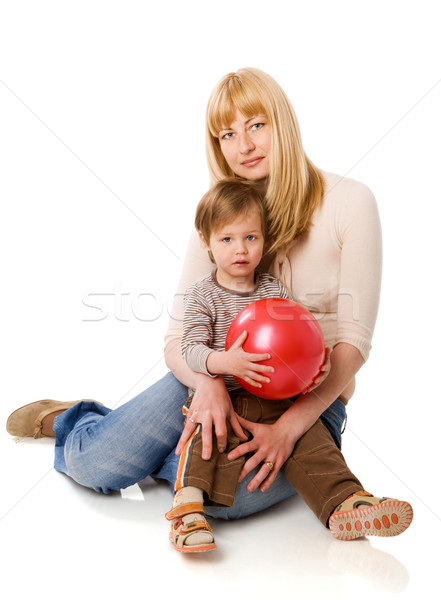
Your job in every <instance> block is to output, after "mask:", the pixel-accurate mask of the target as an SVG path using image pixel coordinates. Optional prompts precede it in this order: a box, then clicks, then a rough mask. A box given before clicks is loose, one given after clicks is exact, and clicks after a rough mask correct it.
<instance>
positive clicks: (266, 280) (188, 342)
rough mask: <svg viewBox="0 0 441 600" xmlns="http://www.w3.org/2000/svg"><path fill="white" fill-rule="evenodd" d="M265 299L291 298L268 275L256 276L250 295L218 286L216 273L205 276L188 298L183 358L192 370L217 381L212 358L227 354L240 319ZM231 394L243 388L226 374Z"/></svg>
mask: <svg viewBox="0 0 441 600" xmlns="http://www.w3.org/2000/svg"><path fill="white" fill-rule="evenodd" d="M262 298H287V299H289V300H292V296H291V294H290V293H289V292H288V290H287V289H286V288H285V287H284V286H283V284H282V283H281V282H280V281H279V280H278V279H276V278H275V277H273V276H272V275H269V274H268V273H256V287H255V288H254V290H251V291H250V292H236V291H234V290H228V289H226V288H224V287H222V286H221V285H219V284H218V282H217V280H216V272H215V271H213V272H212V273H210V274H209V275H205V277H202V278H201V279H199V281H197V282H196V283H195V284H194V285H192V286H191V287H190V288H189V289H188V290H187V292H186V294H185V298H184V305H185V313H184V323H183V331H182V343H181V350H182V355H183V357H184V359H185V361H186V362H187V364H188V366H189V367H190V369H192V370H193V371H196V372H198V373H205V375H210V376H211V377H216V375H213V374H212V373H210V372H209V371H208V370H207V358H208V355H209V354H210V353H211V352H213V351H214V350H216V351H217V352H222V351H224V350H225V338H226V336H227V333H228V329H229V327H230V325H231V323H232V321H233V320H234V318H235V317H236V315H237V314H238V313H239V312H240V311H241V310H242V309H243V308H245V307H246V306H248V304H251V302H255V301H256V300H260V299H262ZM223 377H224V380H225V384H226V386H227V389H228V390H233V389H236V388H238V387H240V385H239V384H238V383H237V381H236V379H235V378H234V377H233V375H230V374H225V375H224V376H223Z"/></svg>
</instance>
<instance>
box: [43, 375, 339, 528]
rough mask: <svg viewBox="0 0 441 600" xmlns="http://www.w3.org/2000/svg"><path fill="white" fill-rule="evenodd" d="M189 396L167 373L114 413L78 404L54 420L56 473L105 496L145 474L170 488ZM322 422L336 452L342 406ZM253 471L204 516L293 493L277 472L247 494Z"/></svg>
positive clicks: (251, 509) (236, 512)
mask: <svg viewBox="0 0 441 600" xmlns="http://www.w3.org/2000/svg"><path fill="white" fill-rule="evenodd" d="M187 396H188V392H187V388H186V386H184V385H182V384H181V383H180V382H179V381H178V380H177V379H176V378H175V377H174V375H173V374H172V373H168V374H167V375H165V376H164V377H163V378H162V379H160V380H159V381H158V382H157V383H155V384H154V385H152V386H151V387H150V388H148V389H147V390H145V391H144V392H142V393H141V394H139V395H138V396H136V397H135V398H134V399H133V400H130V401H129V402H127V403H126V404H123V405H122V406H120V407H119V408H117V409H115V410H111V409H110V408H106V407H104V406H101V405H100V404H97V403H95V402H90V401H84V402H79V403H78V404H76V405H74V406H72V408H70V409H69V410H67V411H65V412H64V413H62V414H61V415H59V416H58V417H57V418H56V419H55V421H54V431H55V461H54V467H55V469H56V470H57V471H60V472H62V473H65V474H66V475H68V476H69V477H71V478H72V479H73V480H74V481H76V482H77V483H79V484H81V485H84V486H86V487H89V488H92V489H94V490H96V491H97V492H103V493H105V494H107V493H110V492H112V491H116V490H120V489H122V488H126V487H128V486H130V485H133V484H135V483H138V482H139V481H141V480H142V479H145V478H146V477H147V476H148V475H152V476H153V477H157V478H159V479H165V480H167V481H168V482H169V483H170V486H171V488H172V489H173V486H174V482H175V478H176V471H177V464H178V457H177V456H176V455H175V453H174V452H175V447H176V445H177V443H178V440H179V438H180V435H181V433H182V429H183V426H184V417H183V415H182V406H183V405H184V403H185V402H186V400H187ZM321 418H322V420H323V422H324V424H325V425H326V427H327V428H328V429H329V431H330V432H331V435H332V436H333V438H334V441H335V442H336V444H337V446H338V447H339V448H340V447H341V429H342V424H343V422H344V421H345V418H346V411H345V407H344V405H343V404H342V403H341V402H340V401H339V400H336V401H335V402H334V403H333V404H332V405H331V406H330V407H329V408H328V409H327V411H326V412H325V413H323V415H322V417H321ZM256 471H257V469H256V470H255V471H252V472H251V473H249V474H248V476H247V477H246V478H245V479H244V480H243V481H242V482H241V483H239V484H238V488H237V492H236V497H235V501H234V504H233V506H231V507H229V508H222V507H208V506H207V510H206V512H207V514H208V515H210V516H213V517H219V518H223V519H237V518H240V517H245V516H247V515H250V514H253V513H255V512H259V511H261V510H264V509H265V508H269V507H270V506H272V505H274V504H276V503H278V502H281V501H282V500H285V499H286V498H288V497H290V496H293V495H294V494H295V493H296V492H295V490H294V488H293V487H292V486H291V485H290V483H289V482H288V481H287V480H286V478H285V476H284V475H283V473H281V472H279V474H278V475H277V477H276V480H275V481H274V483H273V484H272V486H271V487H270V488H269V490H267V491H266V492H264V493H261V492H260V491H256V492H248V490H247V489H246V486H247V483H248V482H249V481H250V480H251V479H252V477H254V475H255V473H256Z"/></svg>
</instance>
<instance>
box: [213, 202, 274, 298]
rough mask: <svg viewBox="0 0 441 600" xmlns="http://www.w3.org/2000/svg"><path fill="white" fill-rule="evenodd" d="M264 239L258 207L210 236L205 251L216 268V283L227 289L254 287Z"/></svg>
mask: <svg viewBox="0 0 441 600" xmlns="http://www.w3.org/2000/svg"><path fill="white" fill-rule="evenodd" d="M263 246H264V239H263V233H262V225H261V221H260V214H259V211H258V210H257V208H254V207H253V208H251V209H250V210H249V211H248V213H247V214H246V215H244V216H242V217H239V218H238V219H236V220H235V221H233V222H232V223H230V224H227V225H224V226H222V227H221V228H220V229H219V230H218V231H215V232H213V233H212V234H211V236H210V244H209V247H208V249H209V250H211V252H212V254H213V257H214V260H215V262H216V265H217V280H218V282H219V283H220V284H221V285H223V286H224V287H226V288H235V287H237V286H238V285H239V286H240V287H243V286H248V287H249V288H250V289H251V288H252V287H253V286H254V270H255V269H256V267H257V265H258V264H259V262H260V259H261V258H262V253H263Z"/></svg>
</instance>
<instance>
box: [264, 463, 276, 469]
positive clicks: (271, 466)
mask: <svg viewBox="0 0 441 600" xmlns="http://www.w3.org/2000/svg"><path fill="white" fill-rule="evenodd" d="M265 464H266V466H267V467H268V469H269V470H270V471H272V470H273V469H274V463H272V462H267V463H265Z"/></svg>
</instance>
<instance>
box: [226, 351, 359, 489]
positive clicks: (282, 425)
mask: <svg viewBox="0 0 441 600" xmlns="http://www.w3.org/2000/svg"><path fill="white" fill-rule="evenodd" d="M363 363H364V360H363V358H362V356H361V354H360V352H359V351H358V350H357V348H355V347H354V346H351V345H350V344H346V343H340V344H337V346H335V348H334V350H333V351H332V353H331V370H330V373H329V375H328V377H327V378H326V379H325V381H324V382H323V383H322V384H321V385H319V386H318V387H317V388H316V389H314V390H313V391H311V392H309V393H307V394H304V395H302V396H299V397H298V398H297V399H296V401H295V402H294V404H293V405H292V406H291V408H289V409H288V410H287V411H286V412H285V413H284V414H283V415H282V416H281V417H280V418H279V419H278V421H276V423H274V425H259V424H256V423H251V422H249V421H246V420H245V419H242V418H240V417H239V422H240V423H241V425H242V427H243V428H244V429H246V430H247V431H249V432H250V433H251V434H252V435H253V438H252V439H251V440H250V441H249V442H247V443H245V444H241V445H240V446H238V447H237V448H236V449H235V450H233V451H232V452H230V454H229V455H228V458H229V459H230V460H234V459H236V458H238V457H239V456H244V455H245V454H247V453H250V452H252V453H254V454H253V456H252V457H251V458H249V459H248V460H247V461H246V463H245V464H244V467H243V469H242V472H241V474H240V478H239V481H241V480H242V479H243V478H244V477H245V476H246V475H247V474H248V473H249V472H250V471H252V470H253V469H254V468H255V467H256V466H257V465H259V464H260V463H263V465H265V463H267V462H271V463H273V464H274V468H273V469H272V470H271V471H270V473H268V468H267V467H265V466H263V467H262V469H260V470H259V471H258V473H257V474H256V476H255V477H254V478H253V479H252V480H251V481H250V483H249V484H248V489H249V490H250V491H253V490H255V489H256V488H257V487H259V486H260V489H261V490H262V491H265V490H267V489H268V488H269V487H270V485H271V484H272V483H273V481H274V479H275V478H276V475H277V473H278V472H279V470H280V469H281V467H282V465H283V464H284V462H285V461H286V459H287V458H288V457H289V456H290V455H291V453H292V451H293V449H294V446H295V445H296V443H297V441H298V440H299V439H300V438H301V437H302V435H303V434H304V433H306V431H308V430H309V429H310V428H311V427H312V426H313V425H314V423H315V422H316V421H317V419H318V418H319V417H320V415H321V414H322V413H323V412H324V411H325V410H326V409H327V408H328V406H330V405H331V404H332V402H334V400H335V399H336V398H338V396H340V394H341V393H342V392H343V391H344V390H345V389H346V388H347V387H348V385H350V383H351V381H352V380H353V378H354V376H355V374H356V373H357V371H358V370H359V369H360V367H361V366H362V365H363Z"/></svg>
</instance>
